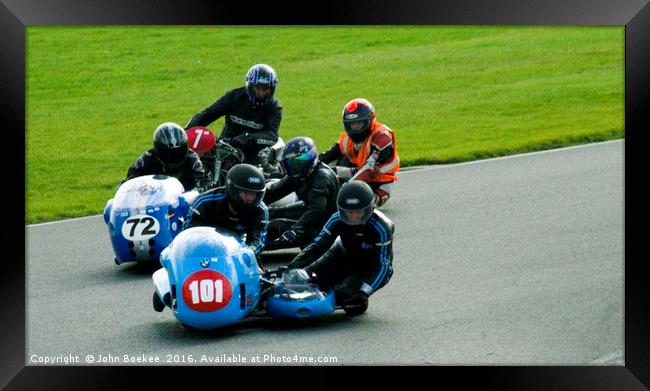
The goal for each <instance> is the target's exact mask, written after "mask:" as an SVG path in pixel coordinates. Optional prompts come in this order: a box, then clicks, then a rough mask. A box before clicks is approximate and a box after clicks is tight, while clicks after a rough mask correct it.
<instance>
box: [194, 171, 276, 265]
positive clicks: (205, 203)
mask: <svg viewBox="0 0 650 391" xmlns="http://www.w3.org/2000/svg"><path fill="white" fill-rule="evenodd" d="M264 192H265V184H264V175H263V174H262V172H261V171H260V170H259V169H258V168H257V167H255V166H252V165H250V164H246V163H243V164H238V165H236V166H234V167H233V168H232V169H230V171H229V172H228V175H227V177H226V186H225V187H217V188H214V189H211V190H208V191H206V192H205V193H202V194H201V195H199V196H198V197H197V198H196V200H194V202H193V203H192V206H191V207H190V214H189V215H188V217H187V220H186V221H185V223H184V224H183V229H187V228H190V227H197V226H210V227H215V228H217V229H225V230H228V231H230V232H232V233H234V234H236V235H239V236H240V237H242V238H243V237H244V236H245V240H246V245H247V246H248V247H249V248H250V249H251V250H252V251H253V252H254V253H255V254H259V252H260V251H262V248H263V247H264V243H265V242H266V230H267V226H268V223H269V221H268V220H269V214H268V209H267V208H266V205H264V202H263V201H262V199H263V198H264Z"/></svg>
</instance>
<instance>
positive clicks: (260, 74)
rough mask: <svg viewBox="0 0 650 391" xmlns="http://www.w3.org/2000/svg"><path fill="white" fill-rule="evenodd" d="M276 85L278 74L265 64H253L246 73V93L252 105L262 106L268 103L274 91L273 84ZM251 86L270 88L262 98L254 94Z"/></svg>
mask: <svg viewBox="0 0 650 391" xmlns="http://www.w3.org/2000/svg"><path fill="white" fill-rule="evenodd" d="M277 85H278V76H277V75H276V73H275V71H274V70H273V68H271V67H270V66H268V65H266V64H255V65H253V66H252V67H251V68H250V69H249V70H248V72H247V73H246V95H248V99H249V100H250V101H251V103H252V104H253V106H262V105H265V104H266V103H268V102H269V101H270V100H271V99H272V98H273V94H274V93H275V86H277ZM253 86H264V87H269V88H270V90H271V91H270V93H269V94H268V95H267V96H266V97H265V98H264V99H262V100H260V99H259V98H257V97H256V96H255V91H253Z"/></svg>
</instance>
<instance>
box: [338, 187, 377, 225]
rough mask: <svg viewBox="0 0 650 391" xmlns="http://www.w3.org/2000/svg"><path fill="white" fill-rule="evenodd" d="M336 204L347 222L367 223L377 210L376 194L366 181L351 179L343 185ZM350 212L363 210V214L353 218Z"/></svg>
mask: <svg viewBox="0 0 650 391" xmlns="http://www.w3.org/2000/svg"><path fill="white" fill-rule="evenodd" d="M336 206H337V207H338V209H339V214H340V215H341V220H343V222H344V223H345V224H349V225H361V224H365V223H366V222H367V221H368V219H369V218H370V216H371V215H372V212H373V211H374V210H375V195H374V193H373V191H372V189H371V188H370V186H369V185H368V184H367V183H366V182H363V181H357V180H351V181H349V182H347V183H345V184H344V185H343V186H341V191H339V195H338V197H337V199H336ZM349 212H363V215H362V216H361V217H360V218H358V219H354V220H352V219H350V216H349V215H348V213H349Z"/></svg>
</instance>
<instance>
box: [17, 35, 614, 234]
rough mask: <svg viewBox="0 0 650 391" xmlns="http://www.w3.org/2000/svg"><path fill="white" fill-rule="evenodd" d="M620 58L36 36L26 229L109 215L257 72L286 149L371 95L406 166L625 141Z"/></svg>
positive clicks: (569, 49)
mask: <svg viewBox="0 0 650 391" xmlns="http://www.w3.org/2000/svg"><path fill="white" fill-rule="evenodd" d="M623 50H624V29H623V27H511V26H500V27H471V26H470V27H454V26H426V27H421V26H415V27H409V26H383V27H340V26H339V27H335V26H333V27H267V26H260V27H216V26H207V27H202V26H201V27H199V26H190V27H175V26H152V27H96V26H89V27H63V26H54V27H52V26H46V27H28V28H27V91H26V97H27V99H26V100H27V101H26V105H27V118H26V123H27V135H26V141H27V144H26V145H27V146H26V149H27V150H26V167H27V168H26V169H27V178H26V197H27V200H26V202H27V205H26V214H27V215H26V221H27V223H34V222H40V221H47V220H53V219H60V218H64V217H74V216H82V215H88V214H97V213H101V211H102V210H103V207H104V205H105V203H106V201H107V200H108V199H109V198H111V197H112V196H113V194H114V191H115V186H116V184H117V183H118V182H119V181H120V180H121V179H123V178H124V176H125V174H126V170H127V168H128V166H129V165H130V164H131V163H132V162H133V161H134V160H135V159H136V158H137V157H138V156H139V155H140V154H141V153H142V152H143V151H145V150H146V149H148V148H150V146H151V142H152V140H151V138H152V134H153V130H154V129H155V128H156V126H157V125H159V124H160V123H162V122H166V121H174V122H177V123H179V124H180V125H182V126H183V125H185V123H186V122H187V120H188V119H189V118H190V117H191V116H192V115H193V114H194V113H195V112H197V111H198V110H200V109H203V108H205V107H206V106H208V105H209V104H211V103H212V102H213V101H214V100H215V99H216V98H218V97H220V96H221V95H222V94H223V93H224V92H226V91H227V90H229V89H231V88H234V87H238V86H241V85H243V80H244V75H245V73H246V71H247V70H248V68H249V67H250V66H251V65H253V64H255V63H260V62H262V63H268V64H270V65H272V66H273V67H274V68H275V69H276V71H277V72H278V76H279V79H280V84H279V86H278V90H277V93H276V96H277V97H278V98H279V99H280V101H281V102H282V104H283V106H284V116H283V120H282V125H281V128H280V135H281V136H282V137H283V138H284V139H285V140H288V139H290V138H291V137H294V136H298V135H309V136H311V137H312V138H314V140H315V141H316V144H317V146H318V148H319V150H324V149H326V148H328V147H329V146H331V144H333V143H334V142H335V141H336V140H337V138H338V135H339V133H340V132H341V130H342V126H341V122H340V113H341V109H342V107H343V105H344V104H345V103H346V102H347V101H348V100H350V99H352V98H355V97H365V98H367V99H369V100H370V101H371V102H372V103H373V104H374V105H375V108H376V109H377V114H378V119H379V120H380V121H381V122H384V123H386V124H387V125H388V126H390V127H391V128H392V129H393V130H394V131H395V132H396V134H397V137H398V147H399V154H400V158H401V160H402V165H403V166H407V165H413V164H424V163H449V162H458V161H464V160H471V159H477V158H486V157H491V156H499V155H506V154H512V153H519V152H525V151H533V150H539V149H546V148H554V147H559V146H565V145H571V144H576V143H583V142H591V141H600V140H607V139H614V138H621V137H623V136H624V108H623V107H624V106H623V103H624V101H623V98H624V94H623V85H624V83H623V81H624V79H623V77H624V68H623V64H624V51H623ZM222 125H223V119H219V120H218V121H216V122H214V123H213V124H212V125H211V126H210V127H211V128H212V129H213V130H215V131H217V133H218V132H219V131H220V130H221V127H222Z"/></svg>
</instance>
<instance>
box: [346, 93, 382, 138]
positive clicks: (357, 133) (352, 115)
mask: <svg viewBox="0 0 650 391" xmlns="http://www.w3.org/2000/svg"><path fill="white" fill-rule="evenodd" d="M341 116H342V117H343V126H344V127H345V131H346V133H347V134H348V136H350V138H351V139H352V141H354V142H355V143H359V142H361V141H363V140H365V138H366V137H368V135H369V134H370V129H371V128H372V127H373V126H374V125H375V116H376V115H375V108H374V107H373V105H372V103H370V102H368V101H367V100H366V99H363V98H356V99H352V100H351V101H349V102H348V103H346V104H345V107H343V113H342V114H341Z"/></svg>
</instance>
